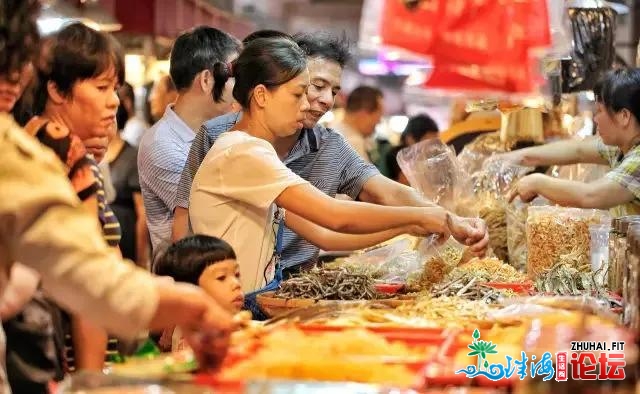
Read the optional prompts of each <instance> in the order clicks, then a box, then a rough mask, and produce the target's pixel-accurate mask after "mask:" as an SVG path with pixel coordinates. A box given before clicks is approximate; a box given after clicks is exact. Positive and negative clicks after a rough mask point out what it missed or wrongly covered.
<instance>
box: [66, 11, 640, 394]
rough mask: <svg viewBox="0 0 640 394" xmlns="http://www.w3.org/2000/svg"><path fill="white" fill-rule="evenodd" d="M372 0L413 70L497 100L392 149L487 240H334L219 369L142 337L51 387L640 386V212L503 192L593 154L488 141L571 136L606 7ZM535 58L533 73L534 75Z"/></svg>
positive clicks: (604, 43)
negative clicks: (452, 128) (522, 159)
mask: <svg viewBox="0 0 640 394" xmlns="http://www.w3.org/2000/svg"><path fill="white" fill-rule="evenodd" d="M381 3H384V5H385V6H386V8H385V7H383V10H384V12H381V15H384V20H385V24H384V25H382V28H381V31H380V37H379V39H380V40H381V42H382V43H383V44H385V45H392V46H401V47H403V48H404V49H408V50H410V51H413V52H416V53H420V54H424V55H428V56H432V57H433V59H434V63H433V64H434V65H435V70H434V71H433V74H432V75H431V77H430V79H429V80H428V81H427V82H426V85H425V86H426V87H429V88H434V87H436V88H438V89H458V90H460V91H473V92H475V93H474V95H473V97H474V98H473V99H469V102H468V105H467V111H468V112H481V111H494V112H496V113H498V114H499V117H500V125H499V129H497V130H495V131H493V132H487V133H483V134H482V135H480V136H478V137H476V138H475V139H473V140H470V141H468V143H466V144H465V146H464V148H463V149H461V151H460V152H459V154H458V155H456V154H455V153H454V152H453V151H452V149H451V147H450V146H449V145H448V144H449V142H450V141H448V140H429V141H424V142H421V143H418V144H416V145H413V146H411V147H409V148H407V149H405V150H403V151H401V152H400V154H399V156H398V162H399V165H400V167H401V168H402V171H403V173H404V174H405V175H406V176H407V179H408V180H409V182H410V183H411V186H412V187H414V188H415V189H417V190H418V191H419V192H420V193H421V194H422V195H423V196H424V197H426V198H428V199H430V200H432V201H434V202H436V203H438V204H439V205H441V206H444V207H446V208H447V209H449V210H451V211H454V212H456V213H457V214H459V215H463V216H469V217H480V218H482V219H484V220H485V222H486V224H487V226H488V231H489V235H490V249H489V251H488V253H487V255H486V256H484V257H473V256H471V254H470V253H469V252H468V250H467V248H466V247H465V246H463V245H460V244H458V243H457V242H455V241H453V240H448V241H446V242H444V243H438V242H436V240H435V239H433V238H427V239H420V238H415V237H410V236H401V237H398V238H395V239H393V240H390V241H388V242H385V243H383V244H381V245H378V246H376V247H373V248H369V249H366V250H360V251H354V252H353V253H350V254H348V255H347V256H346V257H345V256H335V258H334V259H333V260H331V259H329V260H331V261H329V262H326V263H324V264H318V265H317V266H316V267H315V268H313V269H312V270H311V271H308V272H302V273H300V274H298V275H295V276H293V277H291V278H289V279H287V280H285V281H284V282H282V283H281V285H280V286H279V288H278V289H277V290H275V291H272V292H267V293H263V294H260V295H259V296H258V297H257V301H258V303H259V305H260V307H261V309H262V311H263V312H264V313H265V314H267V315H268V316H269V317H270V320H267V321H266V322H248V323H247V325H246V327H245V328H244V329H243V330H241V331H238V332H236V333H234V335H233V338H232V343H231V347H230V351H229V354H228V355H227V357H226V358H225V360H224V361H223V363H222V365H221V366H220V368H219V369H218V370H217V371H215V372H207V373H204V372H201V371H198V368H197V363H196V362H195V359H194V357H193V354H191V353H190V351H189V350H186V351H183V352H180V353H173V354H168V355H167V354H164V355H162V354H159V352H158V351H157V349H155V348H154V347H153V346H152V345H150V347H148V348H147V349H146V350H143V351H141V352H139V353H138V354H137V355H136V356H134V357H131V358H128V359H126V360H123V362H122V363H117V364H114V366H113V367H112V368H111V370H110V371H109V372H110V373H109V374H108V376H109V379H112V380H109V381H108V382H104V379H105V378H104V377H101V378H100V379H92V378H90V377H88V378H87V377H74V378H72V379H71V380H70V381H67V382H65V383H64V384H63V385H62V386H61V390H62V392H80V391H82V390H85V391H82V392H89V391H86V390H87V389H89V388H97V387H103V386H104V387H113V385H114V384H118V385H120V386H119V389H118V391H117V392H120V393H122V392H125V391H124V390H125V389H124V388H123V387H127V388H131V389H130V391H126V392H131V393H134V392H136V393H137V392H150V391H142V390H144V388H143V387H149V386H153V385H155V386H154V387H157V389H158V390H159V391H153V392H162V393H164V392H167V393H169V392H207V391H206V390H212V392H216V393H219V392H234V393H235V392H249V393H253V392H256V393H257V392H298V391H300V392H305V393H307V392H309V393H313V392H316V391H323V392H327V391H328V392H341V393H349V392H354V393H355V392H357V393H369V392H371V393H374V392H375V393H378V392H391V391H393V392H421V391H427V390H429V392H434V391H433V390H437V392H453V391H450V390H457V391H455V392H456V393H461V392H466V393H492V392H522V393H529V392H531V393H543V392H559V391H562V392H569V391H574V392H587V390H588V392H616V393H627V392H628V393H631V392H637V391H636V384H637V372H636V370H637V366H638V350H639V348H638V344H639V342H638V335H639V334H640V305H639V302H640V301H639V297H640V293H639V291H640V288H639V286H640V285H639V280H640V279H639V275H640V274H639V271H640V216H625V217H614V218H612V217H611V215H610V213H609V212H606V211H600V210H593V209H578V208H565V207H559V206H554V205H551V203H550V202H549V201H546V200H544V199H536V200H533V201H531V202H522V201H520V200H517V199H516V200H515V201H509V199H508V198H507V195H508V193H509V191H510V190H511V189H512V188H513V187H514V185H515V184H516V182H518V181H519V180H520V179H521V178H522V177H524V176H525V175H527V174H530V173H532V172H536V171H538V172H547V173H550V174H554V175H555V176H566V177H569V178H571V179H576V178H581V179H586V178H588V177H589V176H592V175H593V173H592V172H591V171H595V170H594V169H592V168H587V169H586V170H584V171H578V172H579V174H576V173H574V172H571V171H569V174H568V175H567V172H562V171H561V170H560V171H559V170H558V169H555V168H551V169H549V168H530V167H526V166H522V165H518V164H514V163H512V162H509V161H507V160H504V159H501V157H500V156H497V154H500V153H505V152H509V151H512V150H515V149H518V148H519V147H521V146H530V145H539V144H545V143H548V142H550V141H554V140H557V139H570V138H574V137H575V134H576V133H575V131H576V130H575V129H576V128H575V127H574V125H572V122H571V121H572V120H573V119H574V118H578V117H579V116H577V115H578V112H579V111H577V110H576V109H575V108H573V107H572V103H574V104H575V101H576V100H577V99H576V96H570V95H568V94H577V93H576V92H582V91H584V90H589V89H592V88H593V82H594V80H595V79H594V78H595V76H596V74H601V73H602V72H603V71H604V70H606V69H608V68H610V67H611V65H612V58H610V56H609V55H611V54H610V51H608V50H609V48H610V47H612V45H613V38H612V36H611V34H612V33H611V32H612V26H611V24H612V23H613V22H614V21H615V18H614V14H615V12H613V11H612V10H611V9H609V8H606V7H602V6H601V5H599V4H596V5H595V6H592V5H590V6H587V5H585V4H584V3H580V2H578V3H580V4H574V5H573V6H571V7H569V8H566V9H565V8H564V6H563V7H558V6H557V3H554V2H547V1H544V0H540V1H514V2H509V1H505V2H493V3H495V4H493V5H490V6H489V5H486V7H485V8H482V4H484V3H487V2H478V1H475V2H469V4H467V2H464V1H457V2H453V1H449V2H446V1H419V0H417V1H393V0H387V1H385V2H381ZM454 3H455V4H457V5H461V4H462V5H465V4H466V5H468V7H467V8H464V7H459V8H456V7H452V6H451V4H454ZM471 3H473V4H471ZM595 3H598V2H594V4H595ZM439 7H442V8H439ZM474 7H475V8H474ZM474 12H475V14H474ZM563 13H566V15H564V17H563ZM479 15H485V16H487V15H491V18H489V19H486V20H482V19H481V18H478V16H479ZM403 18H404V19H403ZM508 18H515V19H514V21H515V22H514V23H513V24H510V25H508V24H504V23H503V24H501V23H502V22H504V21H505V20H507V19H508ZM400 21H402V22H404V23H400ZM425 21H430V22H433V24H432V26H427V24H425ZM470 21H474V22H473V23H472V22H470ZM541 21H543V22H544V23H543V26H544V28H538V26H539V25H537V24H536V23H538V22H541ZM567 22H572V23H573V29H571V30H570V29H569V28H566V27H565V23H567ZM587 25H588V27H589V29H581V28H580V27H585V26H587ZM489 26H503V27H501V29H503V31H493V32H492V33H488V30H487V27H489ZM530 26H536V29H534V30H535V31H529V30H528V29H529V28H530ZM565 28H566V29H565ZM527 33H528V34H527ZM571 33H573V41H574V44H575V45H574V47H573V48H572V49H570V48H569V47H568V45H569V41H570V39H569V36H570V35H571ZM470 34H471V36H473V34H476V35H477V37H478V39H477V40H469V37H470ZM416 36H419V37H420V38H421V40H422V41H416V39H415V37H416ZM483 42H485V43H486V42H491V43H493V44H495V45H482V43H483ZM576 43H577V44H576ZM592 44H593V45H592ZM595 44H597V45H595ZM445 48H446V50H445ZM541 48H546V49H548V50H547V51H541ZM549 48H551V49H549ZM594 48H595V49H594ZM594 50H595V51H596V52H597V53H599V54H600V55H599V56H600V57H598V59H596V60H594V59H593V57H592V56H591V55H593V53H592V52H589V51H594ZM569 52H571V56H570V57H568V55H569ZM455 54H463V55H464V56H463V55H460V56H457V55H455ZM497 54H499V56H496V55H497ZM456 56H457V57H456ZM532 59H535V60H536V62H537V63H536V64H538V65H544V66H545V68H544V70H545V72H544V73H541V74H540V73H538V74H536V75H534V73H533V71H532V70H533V68H531V67H530V65H531V61H532ZM471 66H473V67H471ZM470 67H471V68H470ZM505 71H508V72H505ZM479 92H482V93H479ZM481 94H482V95H484V96H483V97H484V98H482V99H478V96H479V95H481ZM532 96H533V97H535V99H532V98H531V97H532ZM567 117H569V118H570V119H568V120H567ZM563 174H564V175H563ZM74 379H75V380H74ZM114 382H115V383H114ZM180 385H182V386H180ZM558 385H560V386H558ZM162 387H165V388H164V389H163V388H162ZM558 387H561V389H558ZM138 388H140V389H138ZM105 390H107V389H106V388H105ZM190 390H192V391H190ZM91 392H98V391H91ZM100 392H104V393H107V392H111V391H100ZM113 392H116V391H113Z"/></svg>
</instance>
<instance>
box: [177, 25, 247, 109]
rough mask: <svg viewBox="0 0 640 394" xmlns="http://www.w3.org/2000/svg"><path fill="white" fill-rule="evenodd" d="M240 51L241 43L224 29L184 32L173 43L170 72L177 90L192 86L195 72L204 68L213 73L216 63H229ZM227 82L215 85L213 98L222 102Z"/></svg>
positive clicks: (199, 28)
mask: <svg viewBox="0 0 640 394" xmlns="http://www.w3.org/2000/svg"><path fill="white" fill-rule="evenodd" d="M238 51H240V42H239V41H238V40H237V39H235V38H234V37H232V36H230V35H229V34H227V33H225V32H223V31H222V30H218V29H215V28H213V27H208V26H200V27H196V28H195V29H192V30H189V31H188V32H186V33H182V34H181V35H180V36H179V37H178V38H176V41H175V42H174V43H173V48H172V49H171V60H170V65H169V74H171V79H172V80H173V83H174V84H175V85H176V88H177V89H178V91H183V90H185V89H189V88H190V87H191V85H192V84H193V79H194V78H195V77H196V75H197V74H198V73H200V72H202V71H204V70H209V71H211V72H212V73H213V65H214V64H216V63H218V62H226V61H227V60H226V59H227V58H228V57H229V55H231V54H233V53H236V52H238ZM223 90H224V84H222V85H218V84H217V83H216V84H215V85H214V87H213V100H214V101H215V102H220V100H221V99H222V92H223Z"/></svg>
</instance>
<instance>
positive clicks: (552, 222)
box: [526, 206, 609, 279]
mask: <svg viewBox="0 0 640 394" xmlns="http://www.w3.org/2000/svg"><path fill="white" fill-rule="evenodd" d="M607 218H609V216H608V214H607V213H606V212H604V211H597V210H590V209H578V208H562V207H555V206H554V207H552V206H532V207H529V209H528V217H527V228H526V234H527V274H528V275H529V277H530V278H531V279H536V278H537V277H538V276H539V275H540V274H541V273H543V272H544V271H545V270H547V269H548V268H551V267H552V266H553V265H554V264H556V263H558V262H560V261H565V262H567V263H569V264H571V265H573V266H575V267H576V268H578V267H579V266H581V265H585V264H588V265H590V249H591V235H590V234H589V226H590V225H592V224H599V223H603V222H606V221H607Z"/></svg>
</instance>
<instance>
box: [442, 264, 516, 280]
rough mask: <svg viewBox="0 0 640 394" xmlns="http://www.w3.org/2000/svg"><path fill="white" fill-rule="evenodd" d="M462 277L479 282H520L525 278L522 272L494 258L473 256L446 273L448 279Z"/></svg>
mask: <svg viewBox="0 0 640 394" xmlns="http://www.w3.org/2000/svg"><path fill="white" fill-rule="evenodd" d="M462 277H474V278H476V280H477V281H480V282H506V283H520V282H524V281H525V280H526V279H527V278H526V276H525V275H524V274H523V273H521V272H518V271H517V270H516V269H515V268H513V267H512V266H510V265H509V264H505V263H504V262H503V261H501V260H499V259H496V258H483V259H479V258H475V259H473V260H471V261H470V262H468V263H467V264H464V265H461V266H459V267H456V268H455V269H453V270H452V271H451V272H450V273H449V275H447V279H448V280H456V279H459V278H462Z"/></svg>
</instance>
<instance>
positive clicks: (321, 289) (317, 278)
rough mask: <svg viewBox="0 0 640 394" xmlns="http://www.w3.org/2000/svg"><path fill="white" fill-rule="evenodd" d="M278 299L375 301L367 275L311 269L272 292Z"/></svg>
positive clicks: (375, 295) (374, 294) (371, 284)
mask: <svg viewBox="0 0 640 394" xmlns="http://www.w3.org/2000/svg"><path fill="white" fill-rule="evenodd" d="M275 296H276V297H280V298H287V299H290V298H309V299H314V300H372V299H375V298H379V294H378V293H377V292H376V290H375V288H374V280H373V278H371V276H369V275H363V274H354V273H350V272H348V271H347V270H346V269H333V270H326V269H319V268H314V269H313V270H311V271H310V272H305V273H302V274H299V275H297V276H294V277H292V278H290V279H288V280H286V281H284V282H282V284H280V288H279V289H278V290H277V291H276V293H275Z"/></svg>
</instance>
